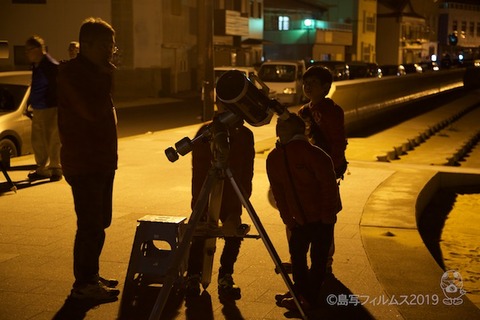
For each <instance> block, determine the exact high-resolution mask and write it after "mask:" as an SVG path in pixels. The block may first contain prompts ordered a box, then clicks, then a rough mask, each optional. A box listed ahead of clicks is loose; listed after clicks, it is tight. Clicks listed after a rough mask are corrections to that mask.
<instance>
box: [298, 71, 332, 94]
mask: <svg viewBox="0 0 480 320" xmlns="http://www.w3.org/2000/svg"><path fill="white" fill-rule="evenodd" d="M332 81H333V76H332V73H331V72H330V70H328V69H327V68H325V67H322V66H311V67H310V68H308V69H307V71H305V73H304V74H303V92H304V93H305V96H307V97H308V98H309V99H310V100H312V101H313V102H316V101H318V100H319V99H323V98H325V96H326V95H327V94H328V92H329V91H330V87H331V86H332Z"/></svg>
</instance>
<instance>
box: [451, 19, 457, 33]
mask: <svg viewBox="0 0 480 320" xmlns="http://www.w3.org/2000/svg"><path fill="white" fill-rule="evenodd" d="M452 31H453V32H455V31H458V21H457V20H453V22H452Z"/></svg>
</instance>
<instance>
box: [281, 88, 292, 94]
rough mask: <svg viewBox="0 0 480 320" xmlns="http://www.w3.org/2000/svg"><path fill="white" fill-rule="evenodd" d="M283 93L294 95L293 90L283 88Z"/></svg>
mask: <svg viewBox="0 0 480 320" xmlns="http://www.w3.org/2000/svg"><path fill="white" fill-rule="evenodd" d="M283 93H284V94H295V88H284V89H283Z"/></svg>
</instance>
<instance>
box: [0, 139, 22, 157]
mask: <svg viewBox="0 0 480 320" xmlns="http://www.w3.org/2000/svg"><path fill="white" fill-rule="evenodd" d="M0 150H2V151H3V150H8V153H9V154H10V158H13V157H17V156H18V150H17V146H16V145H15V143H14V142H13V141H12V140H10V139H2V140H0Z"/></svg>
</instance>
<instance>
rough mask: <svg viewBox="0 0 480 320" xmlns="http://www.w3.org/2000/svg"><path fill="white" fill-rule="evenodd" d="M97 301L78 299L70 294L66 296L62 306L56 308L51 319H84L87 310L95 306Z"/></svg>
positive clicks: (97, 304)
mask: <svg viewBox="0 0 480 320" xmlns="http://www.w3.org/2000/svg"><path fill="white" fill-rule="evenodd" d="M99 305H100V304H99V303H96V302H93V301H91V300H78V299H73V298H71V297H70V296H68V297H67V299H66V300H65V303H64V304H63V306H62V307H61V308H60V310H58V312H57V313H56V314H55V316H54V317H53V319H52V320H81V319H85V317H86V316H87V312H88V311H89V310H91V309H93V308H95V307H97V306H99Z"/></svg>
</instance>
